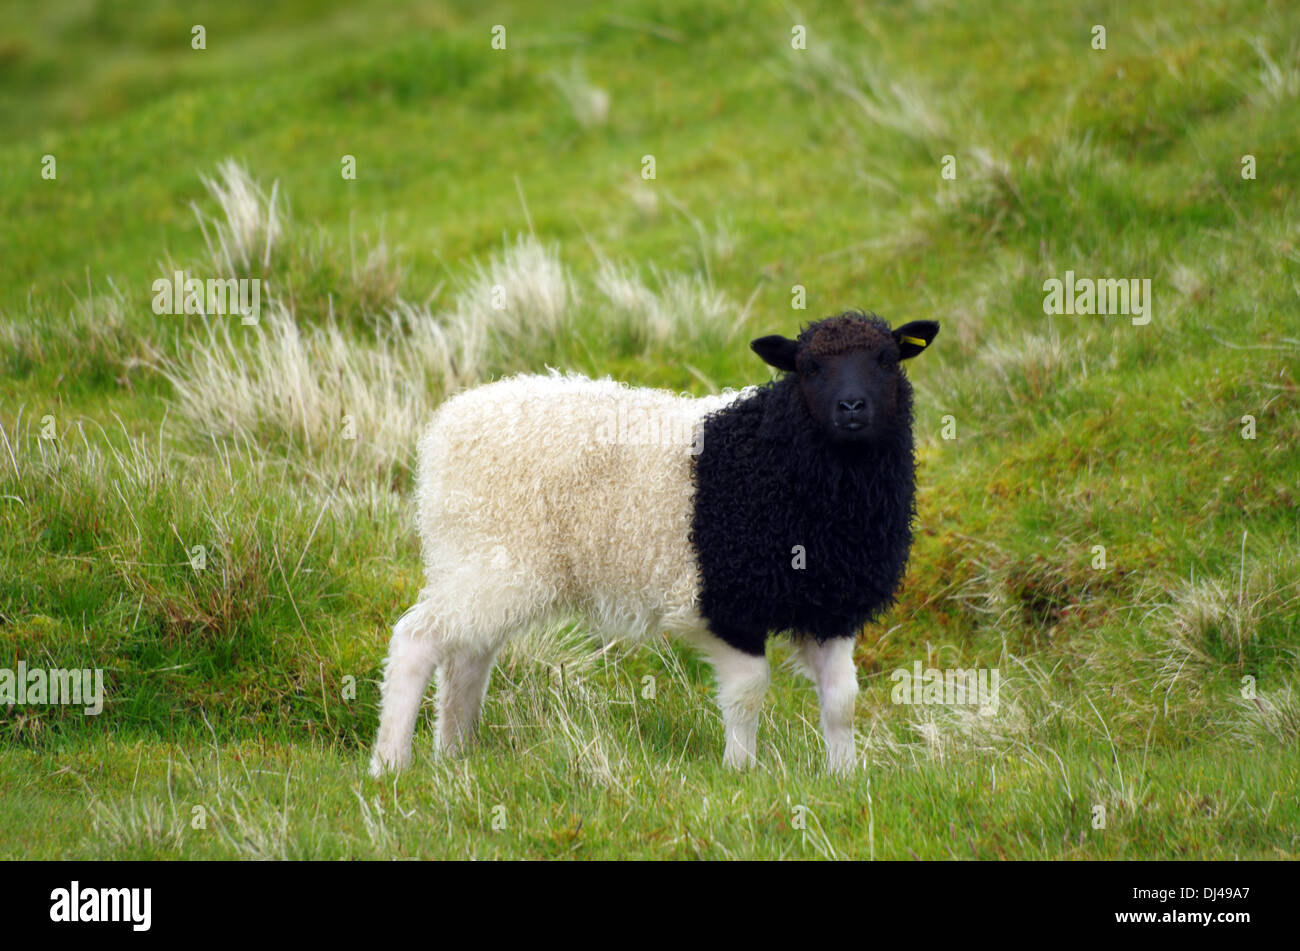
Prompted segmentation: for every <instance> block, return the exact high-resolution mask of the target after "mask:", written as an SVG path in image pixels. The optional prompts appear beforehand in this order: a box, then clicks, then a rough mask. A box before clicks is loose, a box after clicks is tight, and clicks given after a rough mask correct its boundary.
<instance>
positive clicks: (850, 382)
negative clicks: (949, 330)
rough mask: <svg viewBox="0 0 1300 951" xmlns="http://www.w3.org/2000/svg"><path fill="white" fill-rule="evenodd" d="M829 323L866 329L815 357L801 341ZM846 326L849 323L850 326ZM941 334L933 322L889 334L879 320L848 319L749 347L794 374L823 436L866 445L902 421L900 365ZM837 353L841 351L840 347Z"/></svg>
mask: <svg viewBox="0 0 1300 951" xmlns="http://www.w3.org/2000/svg"><path fill="white" fill-rule="evenodd" d="M828 321H834V322H835V323H834V324H832V325H830V326H831V327H832V328H833V329H834V330H835V331H836V332H841V333H842V332H844V329H845V327H846V326H847V327H848V328H849V331H848V332H849V333H850V334H852V333H853V327H854V324H853V323H852V321H861V322H862V324H863V325H864V327H860V328H858V329H865V327H866V326H869V328H870V331H869V332H864V333H861V334H859V335H858V336H857V339H858V340H860V341H861V345H860V346H852V347H851V349H846V350H843V351H842V352H840V353H837V354H834V355H829V356H827V355H817V354H815V352H814V351H813V350H812V349H809V348H808V347H807V346H805V345H804V344H803V343H802V342H801V341H805V340H808V339H810V338H811V337H812V336H813V334H814V332H815V331H817V330H818V329H819V328H826V327H827V326H828ZM846 321H849V322H850V323H848V324H847V325H846V323H845V322H846ZM938 333H939V325H938V324H937V323H935V322H934V321H933V320H915V321H912V322H911V323H908V324H904V325H903V326H901V327H896V328H894V329H893V330H890V329H889V327H888V325H886V324H885V323H884V322H883V321H881V320H880V319H879V318H876V317H874V316H873V317H869V318H868V317H863V316H862V315H857V316H856V317H853V316H850V315H847V314H846V315H844V316H842V317H838V318H828V319H827V321H822V322H819V323H817V324H813V325H812V326H810V327H808V328H807V329H805V331H804V332H803V334H801V335H800V337H799V340H790V339H789V338H787V337H782V336H780V335H779V334H778V335H773V336H770V337H759V338H758V339H757V340H755V341H753V342H752V343H750V347H751V348H752V349H753V351H754V352H755V353H757V354H758V355H759V356H760V357H762V358H763V359H764V360H765V361H766V362H767V363H769V364H771V365H772V366H774V367H776V368H777V369H778V370H785V371H786V372H787V373H793V374H795V380H796V382H797V383H798V386H799V392H800V394H801V395H802V396H803V400H804V403H805V404H806V405H807V407H808V412H809V414H810V415H811V416H812V418H813V419H814V420H815V421H816V424H817V425H818V426H819V427H820V428H821V430H822V432H824V433H825V434H826V436H827V437H828V438H829V439H831V440H832V441H834V442H837V443H865V442H870V441H872V440H875V439H878V438H879V437H880V436H881V435H882V434H884V433H886V432H888V431H889V427H890V426H891V425H892V424H893V423H894V421H895V420H896V419H897V417H898V410H899V405H898V403H899V393H900V390H901V389H902V387H903V386H904V383H903V377H902V370H901V369H900V368H899V363H900V362H901V361H903V360H909V359H911V358H912V357H914V356H916V355H917V354H919V353H923V352H924V351H925V349H926V348H927V347H928V346H929V345H930V343H931V342H932V341H933V340H934V338H935V336H936V335H937V334H938ZM837 349H839V348H837Z"/></svg>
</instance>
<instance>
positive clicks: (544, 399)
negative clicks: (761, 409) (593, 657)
mask: <svg viewBox="0 0 1300 951" xmlns="http://www.w3.org/2000/svg"><path fill="white" fill-rule="evenodd" d="M740 395H741V394H739V393H735V392H727V393H724V394H722V395H719V396H710V397H704V398H702V399H696V398H692V397H689V396H678V395H675V394H673V393H670V392H667V391H665V390H652V389H642V388H634V387H629V386H626V385H624V384H621V383H617V382H614V381H613V380H609V379H603V380H591V379H588V378H586V377H583V376H578V375H567V376H565V375H561V374H559V373H555V372H552V373H551V374H550V375H547V376H542V375H521V376H516V377H511V378H509V379H505V380H502V381H499V382H497V383H492V384H488V385H486V386H480V387H477V388H475V389H472V390H469V391H468V392H465V393H462V394H460V395H459V396H456V397H454V398H453V399H451V400H449V401H448V402H446V403H444V404H443V405H442V406H441V407H440V408H439V409H438V411H437V413H436V414H435V415H434V418H433V421H432V422H431V423H430V425H429V428H428V429H427V431H426V432H425V434H424V436H423V438H422V439H421V440H420V449H419V455H420V461H419V473H418V482H417V499H418V504H419V520H418V525H419V532H420V537H421V541H422V543H423V548H424V560H425V569H426V574H427V585H426V588H425V590H424V591H423V592H422V593H421V595H420V600H421V602H422V607H423V608H424V610H425V611H426V612H428V616H427V620H426V621H425V623H426V624H427V625H428V627H429V628H431V629H432V630H433V631H436V632H437V637H438V639H439V640H440V641H441V642H442V644H443V646H444V647H445V648H447V649H449V650H451V651H452V652H455V651H456V650H457V649H459V648H461V647H475V646H479V645H482V646H488V645H491V646H493V647H496V646H499V645H500V644H501V643H502V642H504V640H505V639H506V638H508V637H509V636H510V635H511V634H513V633H517V632H518V631H520V630H521V629H523V628H525V627H527V625H528V624H529V623H531V622H533V621H538V620H542V619H544V618H546V617H548V616H550V615H553V614H556V613H560V612H570V611H576V612H579V613H581V614H583V615H585V616H586V617H587V618H588V619H589V620H591V621H592V622H593V624H594V625H595V627H596V628H597V629H598V630H599V631H600V632H602V633H604V634H606V635H609V636H614V635H618V636H624V637H630V638H633V639H644V638H646V637H649V636H653V635H654V634H656V633H658V632H659V631H660V630H667V631H670V632H673V633H677V634H681V635H685V636H691V635H693V634H697V633H699V632H701V631H703V630H704V622H703V619H702V618H701V617H700V614H699V611H698V600H699V592H700V577H699V569H698V566H697V564H696V560H695V556H694V553H693V551H692V548H691V545H690V541H689V534H690V527H691V515H692V508H693V497H694V487H693V482H692V478H691V459H692V451H693V450H695V451H698V447H699V439H700V437H701V427H700V423H701V420H702V418H703V417H704V416H705V415H706V414H707V413H710V412H713V411H715V410H717V409H719V408H721V407H723V406H725V405H726V404H727V403H728V402H730V401H731V400H734V399H736V398H737V397H738V396H740ZM471 642H472V643H471Z"/></svg>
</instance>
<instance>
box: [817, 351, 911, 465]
mask: <svg viewBox="0 0 1300 951" xmlns="http://www.w3.org/2000/svg"><path fill="white" fill-rule="evenodd" d="M796 367H797V370H796V372H797V373H798V375H799V389H800V391H801V392H802V393H803V398H804V402H805V403H807V405H808V412H809V413H811V414H812V418H813V419H814V420H816V421H817V424H818V425H819V426H821V428H822V432H824V433H825V434H826V436H827V437H829V438H830V439H831V440H832V441H833V442H840V443H856V442H870V441H871V440H873V439H875V438H877V437H878V436H879V435H880V433H881V431H882V429H883V427H884V424H885V423H887V422H888V421H889V420H890V419H893V417H894V413H895V410H896V408H897V402H898V381H899V369H898V346H897V345H896V344H895V343H894V342H893V341H892V340H890V341H888V342H885V343H882V345H881V346H880V347H878V348H875V349H870V350H851V351H849V352H848V353H840V354H836V355H835V356H828V357H814V356H812V355H811V354H808V353H803V354H800V356H799V360H798V362H797V364H796Z"/></svg>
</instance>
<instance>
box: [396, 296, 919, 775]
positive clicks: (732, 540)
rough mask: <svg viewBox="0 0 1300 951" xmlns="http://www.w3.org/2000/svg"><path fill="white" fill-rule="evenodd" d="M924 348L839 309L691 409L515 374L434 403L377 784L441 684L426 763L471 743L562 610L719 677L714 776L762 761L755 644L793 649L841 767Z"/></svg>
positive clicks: (850, 752)
mask: <svg viewBox="0 0 1300 951" xmlns="http://www.w3.org/2000/svg"><path fill="white" fill-rule="evenodd" d="M938 332H939V325H938V324H936V323H934V322H932V321H917V322H913V323H909V324H906V325H904V326H902V327H899V328H897V329H894V330H890V328H889V326H888V325H887V324H885V323H884V322H883V321H882V320H880V319H879V318H878V317H875V316H874V315H866V314H859V313H855V312H850V313H846V314H842V315H840V316H838V317H831V318H827V319H825V320H821V321H818V322H816V323H813V324H811V325H809V326H808V327H806V328H805V329H804V330H803V332H802V333H800V335H799V337H798V339H796V340H790V339H787V338H785V337H780V336H772V337H763V338H760V339H758V340H755V341H754V342H753V343H752V344H751V346H752V347H753V349H754V351H755V352H756V353H758V355H759V356H761V357H762V358H763V359H764V360H765V361H767V362H768V363H769V364H771V365H772V366H774V367H776V368H777V369H779V370H782V371H785V373H784V375H782V376H781V377H780V378H778V379H776V380H774V381H772V382H770V383H768V384H766V385H763V386H759V387H749V388H747V389H746V390H743V391H741V392H739V393H734V392H729V393H725V394H722V395H720V396H713V397H705V398H702V399H693V398H690V397H685V396H677V395H674V394H672V393H668V392H665V391H661V390H650V389H641V388H632V387H627V386H624V385H622V384H619V383H615V382H613V381H610V380H590V379H587V378H585V377H581V376H562V375H559V374H554V373H553V374H551V375H549V376H540V375H524V376H517V377H512V378H509V379H506V380H502V381H500V382H497V383H491V384H487V385H484V386H480V387H477V388H475V389H472V390H469V391H467V392H465V393H462V394H460V395H458V396H456V397H454V398H453V399H451V400H449V401H447V402H446V403H445V404H443V405H442V406H441V407H439V409H438V411H437V412H436V413H435V415H434V418H433V420H432V422H431V423H430V425H429V428H428V430H427V431H426V433H425V435H424V436H423V438H422V439H421V442H420V451H419V457H420V459H419V472H418V480H417V497H418V505H419V515H418V520H419V533H420V536H421V540H422V542H423V549H424V561H425V569H426V576H427V583H426V585H425V587H424V589H423V591H422V592H421V594H420V597H419V600H418V602H417V603H416V604H415V605H414V606H413V607H412V608H410V609H409V610H408V611H407V612H406V613H405V614H404V615H403V616H402V618H401V619H400V620H399V621H398V622H397V624H396V626H395V627H394V630H393V636H392V641H391V643H390V645H389V653H388V660H387V663H386V670H385V677H384V687H383V710H382V714H381V720H380V726H379V735H378V738H377V741H376V744H375V750H374V754H373V757H372V761H371V768H372V771H373V772H374V773H375V774H379V773H381V772H383V771H384V770H385V769H386V768H401V767H402V766H404V765H406V764H407V763H408V762H409V760H410V755H411V738H412V733H413V731H414V727H415V721H416V716H417V713H418V711H419V707H420V703H421V701H422V699H423V697H424V692H425V690H426V688H427V687H428V683H429V680H430V678H431V677H433V675H434V674H435V672H436V674H437V708H438V718H437V745H438V748H439V749H440V750H442V751H445V752H452V751H456V750H459V749H460V748H461V747H462V746H463V744H464V743H465V742H466V741H467V740H468V739H469V738H470V737H471V736H472V735H473V733H474V730H475V728H476V725H477V721H478V717H479V712H480V709H481V707H482V703H483V698H484V695H485V692H486V689H487V682H488V678H489V675H490V673H491V670H492V665H493V662H494V660H495V657H496V654H497V652H498V651H499V650H500V648H501V647H502V646H503V645H504V643H505V642H506V641H507V640H508V639H509V638H510V637H511V636H512V635H513V634H516V633H519V632H521V631H523V630H525V629H526V628H527V627H528V626H529V625H531V624H534V623H536V622H539V621H543V620H545V619H547V618H549V617H553V616H555V615H557V614H565V613H573V612H577V613H580V614H583V615H585V616H586V617H587V618H589V619H590V620H591V621H592V623H593V625H594V626H595V627H596V628H597V629H598V630H600V631H602V632H604V633H607V634H614V635H622V636H626V637H630V638H633V639H645V638H648V637H652V636H654V635H656V634H657V633H658V632H660V631H666V632H667V633H669V634H672V635H674V636H677V637H679V638H681V639H684V640H686V641H687V642H690V643H693V644H695V645H696V646H698V647H699V648H701V649H702V650H703V651H704V653H705V654H706V655H707V657H708V658H709V659H710V660H711V661H712V663H713V665H714V667H715V669H716V672H717V677H718V695H719V696H718V701H719V705H720V707H721V709H722V713H723V719H724V724H725V734H726V745H725V750H724V753H723V760H724V762H725V763H727V764H728V765H731V766H740V767H743V766H748V765H752V764H753V763H754V759H755V750H756V748H757V731H758V718H759V713H760V709H761V706H762V702H763V697H764V695H765V693H766V691H767V684H768V664H767V658H766V655H765V644H766V641H767V638H768V637H769V636H770V635H771V634H773V633H779V632H789V633H790V634H791V636H792V637H793V640H794V644H795V647H796V657H797V660H798V661H799V663H800V666H801V667H802V669H803V670H804V672H805V673H806V674H807V675H808V676H809V677H810V679H812V680H813V681H814V682H815V684H816V686H817V692H818V699H819V702H820V705H821V721H822V730H823V733H824V735H825V739H826V745H827V763H828V766H829V768H831V769H832V770H841V769H847V768H851V767H852V766H853V765H855V763H856V750H855V744H854V737H853V706H854V701H855V698H856V696H857V673H856V670H855V668H854V665H853V643H854V635H855V634H856V633H857V632H858V630H859V629H860V628H861V627H862V625H863V624H865V623H867V622H869V621H872V620H874V619H875V618H876V617H878V616H879V615H880V614H881V613H882V612H883V611H884V610H885V609H886V608H887V607H888V606H889V605H890V604H891V603H892V602H893V600H894V596H895V593H896V591H897V590H898V587H899V584H900V582H901V580H902V576H903V571H904V568H905V566H906V563H907V556H908V550H909V548H910V546H911V540H912V533H911V523H912V519H913V517H914V515H915V502H914V495H915V463H914V459H913V450H912V388H911V385H910V384H909V383H908V381H907V378H906V376H905V375H904V374H903V373H902V371H901V369H900V366H899V364H900V361H902V360H907V359H909V358H911V357H913V356H916V355H917V354H918V353H920V352H921V351H922V350H923V349H924V348H925V347H926V346H928V345H929V344H930V342H931V341H932V340H933V339H934V337H935V335H936V334H937V333H938Z"/></svg>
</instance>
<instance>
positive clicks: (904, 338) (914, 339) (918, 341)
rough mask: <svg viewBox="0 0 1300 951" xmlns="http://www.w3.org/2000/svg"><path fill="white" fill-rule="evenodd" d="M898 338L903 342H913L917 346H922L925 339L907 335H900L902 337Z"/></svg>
mask: <svg viewBox="0 0 1300 951" xmlns="http://www.w3.org/2000/svg"><path fill="white" fill-rule="evenodd" d="M899 339H900V340H902V341H903V343H910V344H915V345H916V346H918V347H924V346H925V341H924V340H922V339H920V338H919V337H908V336H902V337H900V338H899Z"/></svg>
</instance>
